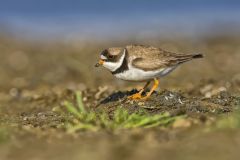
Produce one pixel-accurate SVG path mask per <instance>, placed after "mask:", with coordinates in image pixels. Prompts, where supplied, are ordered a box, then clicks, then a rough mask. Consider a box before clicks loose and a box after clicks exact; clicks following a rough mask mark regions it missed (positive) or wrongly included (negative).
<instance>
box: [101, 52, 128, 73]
mask: <svg viewBox="0 0 240 160" xmlns="http://www.w3.org/2000/svg"><path fill="white" fill-rule="evenodd" d="M125 53H126V49H124V50H123V54H122V56H121V57H120V59H119V61H117V62H104V63H103V66H104V67H105V68H107V69H109V70H110V71H111V72H114V71H116V70H117V69H118V68H119V67H120V66H121V65H122V63H123V60H124V58H125Z"/></svg>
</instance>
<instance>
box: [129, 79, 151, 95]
mask: <svg viewBox="0 0 240 160" xmlns="http://www.w3.org/2000/svg"><path fill="white" fill-rule="evenodd" d="M150 82H151V81H148V82H147V83H146V84H145V86H144V87H143V88H142V89H141V90H140V91H139V92H138V93H135V94H133V95H131V96H129V97H128V98H129V99H142V93H143V91H144V90H145V89H146V88H147V87H148V85H149V84H150Z"/></svg>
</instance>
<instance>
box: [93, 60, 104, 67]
mask: <svg viewBox="0 0 240 160" xmlns="http://www.w3.org/2000/svg"><path fill="white" fill-rule="evenodd" d="M103 63H104V60H102V59H100V60H99V61H98V63H96V64H95V67H99V66H102V65H103Z"/></svg>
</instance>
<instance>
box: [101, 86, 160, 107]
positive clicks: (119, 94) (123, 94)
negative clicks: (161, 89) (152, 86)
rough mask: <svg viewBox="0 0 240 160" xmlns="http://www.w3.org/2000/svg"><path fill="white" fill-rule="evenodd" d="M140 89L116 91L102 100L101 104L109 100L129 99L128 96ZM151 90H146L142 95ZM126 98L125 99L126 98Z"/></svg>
mask: <svg viewBox="0 0 240 160" xmlns="http://www.w3.org/2000/svg"><path fill="white" fill-rule="evenodd" d="M138 92H139V91H138V90H137V89H132V90H131V91H118V92H114V93H112V94H111V95H109V96H108V97H107V98H105V99H104V100H102V101H100V103H99V104H106V103H109V102H115V101H119V100H121V99H124V98H125V99H127V97H128V96H131V95H133V94H135V93H138ZM147 92H149V89H147V90H145V91H144V92H143V93H142V95H143V96H144V95H146V93H147ZM153 93H156V91H154V92H153ZM125 99H124V100H125Z"/></svg>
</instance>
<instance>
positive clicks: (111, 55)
mask: <svg viewBox="0 0 240 160" xmlns="http://www.w3.org/2000/svg"><path fill="white" fill-rule="evenodd" d="M125 52H126V49H125V48H117V47H114V48H108V49H105V50H103V51H102V52H101V53H100V59H99V61H98V63H96V65H95V67H99V66H103V67H105V68H107V69H108V70H110V71H111V72H114V71H115V70H117V69H118V68H119V67H120V66H121V65H122V63H123V60H124V57H125V54H126V53H125Z"/></svg>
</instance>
